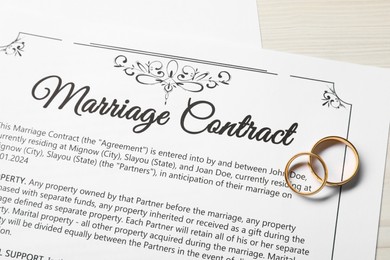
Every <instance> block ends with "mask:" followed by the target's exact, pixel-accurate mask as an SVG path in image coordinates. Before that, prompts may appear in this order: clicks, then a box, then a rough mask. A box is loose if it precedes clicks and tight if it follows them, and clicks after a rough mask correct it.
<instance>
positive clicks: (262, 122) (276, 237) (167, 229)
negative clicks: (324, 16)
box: [0, 31, 390, 260]
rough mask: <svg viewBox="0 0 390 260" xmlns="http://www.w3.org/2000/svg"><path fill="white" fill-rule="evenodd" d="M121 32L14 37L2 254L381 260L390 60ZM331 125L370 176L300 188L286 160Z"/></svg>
mask: <svg viewBox="0 0 390 260" xmlns="http://www.w3.org/2000/svg"><path fill="white" fill-rule="evenodd" d="M113 42H114V43H115V44H113ZM116 43H117V41H116V40H113V41H111V40H110V39H107V41H105V42H100V43H98V42H94V43H91V42H87V41H85V42H80V41H74V42H71V41H63V39H61V38H59V37H51V36H50V35H44V34H39V33H37V32H26V31H25V32H23V33H20V34H19V36H18V38H17V39H15V41H14V42H12V43H10V44H7V45H4V46H2V47H1V48H0V71H1V75H0V91H1V92H0V93H1V95H0V202H1V205H0V210H1V215H0V241H1V243H0V255H1V258H2V259H45V260H49V259H53V260H54V259H56V260H60V259H63V260H69V259H94V260H100V259H102V260H103V259H169V260H173V259H213V260H228V259H230V260H232V259H235V260H238V259H240V260H251V259H268V260H292V259H294V260H298V259H299V260H312V259H316V260H345V259H374V257H375V249H376V237H377V226H378V220H379V211H380V198H381V190H382V184H383V174H384V166H385V165H384V163H385V155H386V140H387V134H388V126H389V117H388V115H389V107H388V99H389V97H390V92H389V88H388V87H387V86H386V85H387V84H388V82H389V81H390V74H389V73H388V71H386V70H382V69H375V68H369V67H363V66H357V65H350V64H343V63H336V62H331V61H321V60H316V59H311V58H305V57H300V56H294V55H288V54H281V53H276V52H268V51H259V52H254V53H247V52H245V50H237V51H230V50H223V49H222V48H220V49H215V50H214V49H208V50H207V51H205V50H204V49H203V48H202V47H200V46H192V48H193V50H192V52H191V51H189V50H187V51H186V52H184V50H183V49H177V48H176V46H172V45H164V43H163V42H160V43H159V44H156V43H155V42H153V41H152V40H143V41H141V40H140V39H138V41H137V40H135V41H134V43H133V45H117V44H116ZM333 135H336V136H341V137H343V138H346V139H348V140H350V141H351V142H352V143H353V144H354V145H355V147H356V148H357V150H358V151H359V154H360V159H361V166H360V171H359V173H358V175H357V177H356V178H355V179H354V180H353V181H352V182H351V183H348V184H347V185H345V186H343V187H342V188H337V187H336V188H335V187H325V188H324V189H323V190H322V191H321V192H320V193H319V194H318V195H316V196H313V197H302V196H300V195H297V194H295V193H293V192H292V191H291V190H290V189H289V188H288V187H287V185H286V183H285V180H284V175H283V171H284V167H285V165H286V163H287V161H288V160H289V159H290V158H291V157H292V156H293V155H295V154H297V153H299V152H305V151H310V149H311V147H312V145H313V144H314V143H315V142H316V141H318V140H319V139H321V138H323V137H325V136H333ZM350 162H351V158H350V157H349V156H348V155H347V156H345V154H344V152H343V153H341V154H340V155H339V156H337V158H336V159H334V160H331V161H327V164H328V166H329V169H332V171H331V172H330V175H331V176H330V178H336V179H337V178H340V176H341V173H342V172H344V168H345V167H347V166H348V165H349V164H350ZM345 171H346V172H347V171H348V169H346V170H345ZM302 176H306V177H305V178H307V180H303V181H300V182H299V183H297V186H296V187H297V188H298V189H300V190H302V191H303V190H310V189H312V186H311V185H312V181H311V180H309V179H310V172H309V173H308V175H296V177H295V179H297V180H298V179H299V178H301V177H302ZM305 178H304V179H305ZM298 181H299V180H298Z"/></svg>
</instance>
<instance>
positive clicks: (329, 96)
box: [322, 86, 347, 109]
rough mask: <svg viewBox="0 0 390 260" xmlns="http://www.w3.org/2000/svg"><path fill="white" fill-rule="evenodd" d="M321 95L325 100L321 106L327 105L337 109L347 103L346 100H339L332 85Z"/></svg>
mask: <svg viewBox="0 0 390 260" xmlns="http://www.w3.org/2000/svg"><path fill="white" fill-rule="evenodd" d="M322 96H323V99H322V100H323V101H325V102H324V103H323V104H322V105H323V106H326V105H327V106H328V107H333V108H336V109H339V108H340V107H343V108H345V105H347V103H346V102H344V101H343V100H341V99H340V98H339V96H337V94H336V90H335V88H334V86H333V87H329V90H325V91H324V94H323V95H322Z"/></svg>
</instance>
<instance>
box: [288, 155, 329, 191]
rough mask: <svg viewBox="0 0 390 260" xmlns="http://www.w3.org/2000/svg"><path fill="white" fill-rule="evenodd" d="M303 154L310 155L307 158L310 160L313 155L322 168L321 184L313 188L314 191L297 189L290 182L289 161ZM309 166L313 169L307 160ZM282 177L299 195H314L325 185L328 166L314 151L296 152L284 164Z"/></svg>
mask: <svg viewBox="0 0 390 260" xmlns="http://www.w3.org/2000/svg"><path fill="white" fill-rule="evenodd" d="M303 155H308V156H309V157H310V159H309V160H311V158H312V157H315V158H317V159H318V160H319V161H320V163H321V164H322V167H323V168H324V179H321V181H322V184H321V186H320V187H318V189H316V190H314V191H311V192H301V191H299V190H297V189H296V188H294V187H293V185H292V183H291V182H290V178H289V175H290V165H291V163H292V162H293V161H294V160H295V159H296V158H298V157H299V156H303ZM308 164H309V166H310V168H311V169H312V171H313V168H312V167H311V165H310V163H309V162H308ZM316 176H318V174H317V173H316ZM284 178H285V179H286V183H287V185H288V186H289V187H290V189H292V190H293V191H294V192H295V193H298V194H300V195H303V196H309V195H314V194H316V193H317V192H319V191H321V190H322V188H324V187H325V185H326V181H327V179H328V168H327V167H326V164H325V162H324V160H322V158H321V157H320V156H319V155H317V154H315V153H311V152H305V153H298V154H296V155H294V156H293V157H291V159H290V160H289V161H288V162H287V165H286V168H285V170H284Z"/></svg>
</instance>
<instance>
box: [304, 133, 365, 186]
mask: <svg viewBox="0 0 390 260" xmlns="http://www.w3.org/2000/svg"><path fill="white" fill-rule="evenodd" d="M327 141H338V142H341V143H343V144H345V145H346V146H348V147H349V148H350V149H351V150H352V152H353V154H354V155H355V159H356V165H355V169H354V170H353V173H352V175H351V176H350V177H349V178H347V179H345V180H343V181H339V182H331V181H325V183H326V185H327V186H341V185H344V184H345V183H347V182H349V181H350V180H351V179H352V178H353V177H354V176H355V175H356V173H357V172H358V170H359V162H360V160H359V154H358V152H357V150H356V148H355V146H354V145H353V144H352V143H351V142H350V141H348V140H347V139H345V138H343V137H340V136H327V137H324V138H322V139H321V140H319V141H318V142H317V143H315V144H314V145H313V148H312V149H311V153H314V154H315V149H316V148H317V146H318V145H320V144H321V143H324V142H327ZM309 166H310V168H311V170H312V173H313V174H314V175H315V176H316V177H317V179H318V180H320V181H323V180H322V178H321V177H320V176H319V175H318V174H317V173H316V172H315V171H314V169H313V167H312V160H311V157H310V163H309Z"/></svg>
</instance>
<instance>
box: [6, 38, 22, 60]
mask: <svg viewBox="0 0 390 260" xmlns="http://www.w3.org/2000/svg"><path fill="white" fill-rule="evenodd" d="M23 49H24V41H22V40H21V38H20V37H19V36H18V37H17V38H16V40H14V41H13V42H11V43H10V44H8V45H5V46H0V52H4V53H5V54H6V55H14V56H19V57H20V56H22V52H23Z"/></svg>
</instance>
